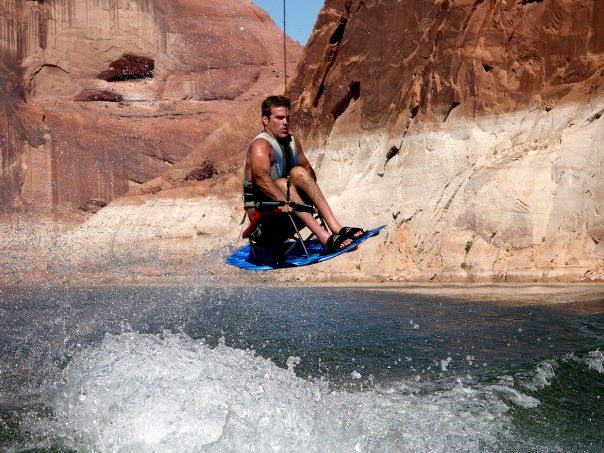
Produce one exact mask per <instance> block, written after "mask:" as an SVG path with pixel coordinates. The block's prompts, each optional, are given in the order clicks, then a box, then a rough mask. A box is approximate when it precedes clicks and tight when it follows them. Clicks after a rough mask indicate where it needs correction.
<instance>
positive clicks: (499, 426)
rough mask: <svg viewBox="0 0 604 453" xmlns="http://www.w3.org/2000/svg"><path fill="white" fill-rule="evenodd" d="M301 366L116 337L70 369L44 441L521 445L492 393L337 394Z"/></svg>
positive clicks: (53, 402) (163, 338)
mask: <svg viewBox="0 0 604 453" xmlns="http://www.w3.org/2000/svg"><path fill="white" fill-rule="evenodd" d="M297 362H299V359H298V358H297V357H292V358H290V360H288V365H289V366H288V368H289V369H283V368H279V367H277V366H276V365H275V364H274V363H273V362H271V361H270V360H267V359H264V358H262V357H258V356H256V355H255V353H254V352H253V351H243V350H238V349H233V348H230V347H228V346H226V345H224V344H218V346H216V347H215V348H211V347H209V346H208V345H206V344H204V343H203V342H202V341H196V340H193V339H191V338H189V337H187V336H186V335H180V334H171V333H164V334H163V335H144V334H137V333H125V334H121V335H117V336H113V335H106V337H105V338H104V340H103V341H102V343H101V344H100V345H98V346H96V347H91V348H89V349H87V350H85V351H83V352H81V353H80V354H79V355H77V356H75V357H74V358H73V359H72V361H71V362H70V363H69V365H68V366H67V367H66V368H65V369H64V370H63V372H62V375H61V378H60V380H61V384H60V385H56V384H55V386H54V388H53V389H52V392H50V393H49V396H48V401H47V404H48V405H49V406H50V407H51V408H52V410H53V413H54V414H55V418H54V419H52V420H51V421H50V422H48V421H45V422H42V421H38V423H46V424H45V425H44V426H39V427H38V430H37V431H41V430H43V431H44V432H45V433H47V434H48V435H51V436H53V437H55V436H56V437H59V438H61V439H63V442H64V443H65V444H67V445H66V446H67V447H71V448H74V449H76V450H78V451H98V452H109V451H128V452H143V451H144V452H159V451H162V452H165V451H171V452H181V451H182V452H185V451H187V452H190V451H210V452H222V451H263V452H269V451H287V452H297V451H432V452H439V451H454V450H464V451H484V450H485V449H486V450H499V449H502V448H503V447H502V446H501V442H502V441H504V440H505V439H506V438H509V436H508V434H509V430H510V425H511V423H510V420H509V419H508V416H507V415H506V413H505V412H506V410H507V406H506V405H505V404H504V403H502V402H501V401H500V400H499V399H498V398H497V397H496V395H495V392H492V391H489V390H486V389H484V388H480V387H469V386H464V385H457V386H455V387H453V388H451V389H449V390H446V389H443V390H438V391H437V390H435V389H433V388H432V389H431V390H429V391H426V389H428V387H426V385H428V386H429V385H430V384H429V383H421V384H420V383H416V382H414V381H413V380H412V379H410V380H408V381H404V382H400V383H399V384H396V385H393V386H392V387H391V388H388V389H374V390H366V391H357V392H347V391H334V390H331V389H330V388H329V386H328V384H327V383H326V382H323V381H318V382H309V381H306V380H304V379H302V378H299V377H297V376H296V375H295V374H294V372H293V369H294V366H295V364H297ZM353 378H354V376H353ZM48 423H50V426H48Z"/></svg>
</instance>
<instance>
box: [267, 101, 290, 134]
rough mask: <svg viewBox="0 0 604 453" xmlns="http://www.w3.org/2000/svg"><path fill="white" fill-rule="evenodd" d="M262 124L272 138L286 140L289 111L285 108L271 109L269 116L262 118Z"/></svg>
mask: <svg viewBox="0 0 604 453" xmlns="http://www.w3.org/2000/svg"><path fill="white" fill-rule="evenodd" d="M262 124H264V127H265V128H266V130H267V131H268V132H270V133H271V134H272V135H273V137H275V138H277V139H280V138H287V137H288V136H289V109H288V108H287V107H273V108H271V116H270V117H268V118H267V117H266V116H263V117H262Z"/></svg>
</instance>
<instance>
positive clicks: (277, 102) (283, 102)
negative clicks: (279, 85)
mask: <svg viewBox="0 0 604 453" xmlns="http://www.w3.org/2000/svg"><path fill="white" fill-rule="evenodd" d="M273 107H287V108H288V109H289V108H291V102H289V99H288V98H287V97H285V96H269V97H267V98H266V99H265V100H264V101H262V116H266V117H267V118H270V117H271V110H272V108H273Z"/></svg>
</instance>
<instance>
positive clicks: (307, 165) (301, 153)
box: [294, 137, 317, 181]
mask: <svg viewBox="0 0 604 453" xmlns="http://www.w3.org/2000/svg"><path fill="white" fill-rule="evenodd" d="M294 140H295V141H296V150H297V151H298V165H300V166H301V167H304V168H305V169H306V171H307V172H308V173H309V174H310V175H311V176H312V179H314V180H315V181H316V180H317V175H316V174H315V170H314V169H313V168H312V165H310V162H309V161H308V159H307V158H306V155H305V154H304V151H303V150H302V145H301V144H300V142H299V141H298V139H297V138H296V137H294Z"/></svg>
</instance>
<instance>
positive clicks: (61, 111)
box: [0, 0, 300, 213]
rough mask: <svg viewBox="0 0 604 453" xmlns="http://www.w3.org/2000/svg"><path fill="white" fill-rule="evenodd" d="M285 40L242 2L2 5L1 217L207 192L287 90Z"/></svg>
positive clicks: (71, 0) (293, 54)
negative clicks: (268, 105)
mask: <svg viewBox="0 0 604 453" xmlns="http://www.w3.org/2000/svg"><path fill="white" fill-rule="evenodd" d="M281 39H282V38H281V32H280V31H279V30H278V28H277V27H276V25H275V24H274V22H273V21H272V20H271V19H270V18H269V16H268V15H267V14H266V13H264V12H263V11H262V10H260V9H259V8H257V7H256V6H254V5H253V4H251V3H250V2H249V1H246V0H223V1H219V2H216V1H212V0H199V1H196V0H171V1H169V2H165V1H158V0H132V1H123V0H99V1H93V2H91V1H87V0H46V1H43V0H39V1H21V0H1V1H0V162H1V168H2V172H1V174H0V211H9V212H10V211H15V210H17V211H33V212H41V211H47V212H55V213H73V212H78V211H79V212H82V211H96V210H98V209H99V208H100V207H102V206H104V205H106V204H107V203H108V202H110V201H111V200H112V199H113V198H115V197H116V196H119V195H122V194H125V193H126V192H128V191H130V192H133V193H148V192H155V191H158V190H160V189H169V188H171V187H173V186H175V185H182V184H185V185H188V186H189V187H190V189H191V191H192V192H193V193H203V191H204V190H206V189H207V186H208V184H207V183H206V184H205V185H204V182H203V181H202V182H199V180H203V179H204V178H208V177H211V176H214V175H215V174H216V173H218V174H223V175H224V174H228V173H231V172H232V171H233V170H232V167H233V165H234V164H233V162H232V161H233V159H234V158H235V156H236V158H238V157H239V155H240V153H241V150H242V149H243V146H244V144H245V141H246V140H248V139H249V137H251V136H252V135H253V133H254V132H255V131H256V129H257V128H258V112H257V110H258V107H257V104H258V103H259V99H260V98H262V97H263V96H265V95H266V94H267V93H271V94H272V93H275V92H276V93H278V92H282V90H283V79H282V66H283V54H282V52H283V51H282V41H281ZM299 52H300V47H299V45H297V44H296V43H294V42H293V41H290V42H289V54H288V59H289V60H290V64H293V63H294V62H295V61H297V56H298V55H299ZM160 175H164V176H163V177H161V176H160ZM154 178H155V180H154ZM149 180H154V183H151V184H150V183H148V181H149ZM145 183H147V184H145Z"/></svg>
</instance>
